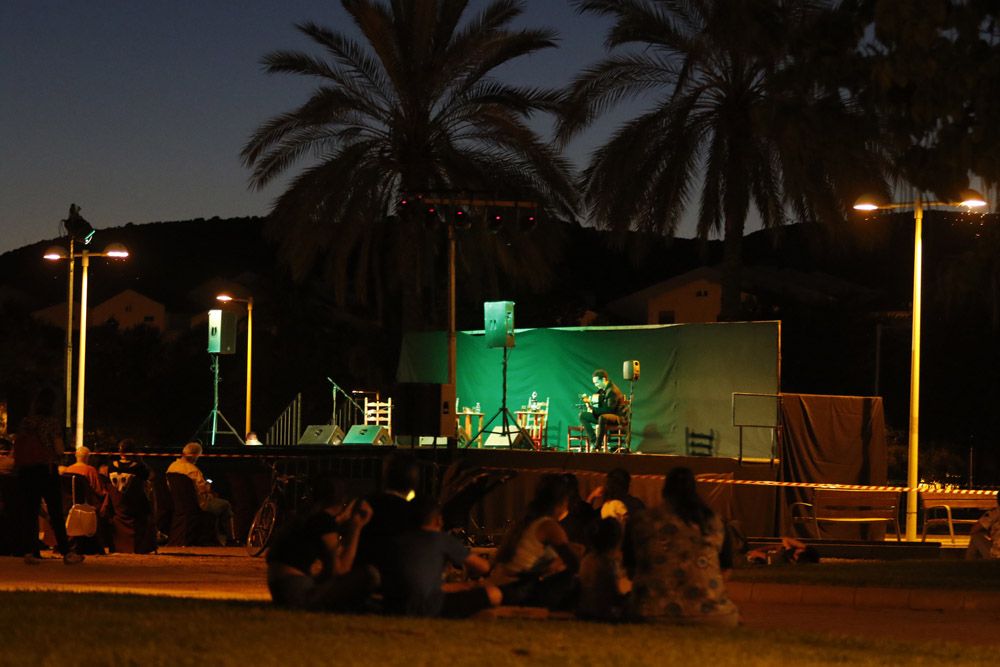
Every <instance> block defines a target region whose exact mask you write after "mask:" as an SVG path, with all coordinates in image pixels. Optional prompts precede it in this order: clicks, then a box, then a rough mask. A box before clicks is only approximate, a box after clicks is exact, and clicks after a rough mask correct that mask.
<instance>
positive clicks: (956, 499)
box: [920, 491, 997, 542]
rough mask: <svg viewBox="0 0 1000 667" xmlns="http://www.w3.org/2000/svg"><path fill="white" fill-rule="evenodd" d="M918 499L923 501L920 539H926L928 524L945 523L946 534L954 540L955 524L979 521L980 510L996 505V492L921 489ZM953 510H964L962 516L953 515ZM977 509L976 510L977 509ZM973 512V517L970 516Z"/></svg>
mask: <svg viewBox="0 0 1000 667" xmlns="http://www.w3.org/2000/svg"><path fill="white" fill-rule="evenodd" d="M920 499H921V500H922V501H923V503H924V531H923V535H922V536H921V538H920V540H921V541H922V542H926V541H927V529H928V528H929V527H930V526H935V525H940V524H945V525H947V526H948V535H949V536H951V541H952V542H954V541H955V524H956V523H958V524H966V525H971V524H974V523H976V522H977V521H979V517H980V515H981V514H982V512H984V511H986V510H988V509H993V508H994V507H996V506H997V497H996V494H993V493H991V494H989V495H980V494H975V495H973V494H970V495H963V494H958V493H949V492H947V491H921V492H920ZM955 510H960V511H966V510H968V512H966V513H965V515H964V516H961V515H960V517H959V518H956V517H955ZM977 510H978V511H977ZM972 514H975V517H973V516H972Z"/></svg>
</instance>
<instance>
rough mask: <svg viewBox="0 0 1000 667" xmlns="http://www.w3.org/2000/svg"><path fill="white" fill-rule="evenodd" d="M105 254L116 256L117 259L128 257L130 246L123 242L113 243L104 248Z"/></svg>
mask: <svg viewBox="0 0 1000 667" xmlns="http://www.w3.org/2000/svg"><path fill="white" fill-rule="evenodd" d="M104 256H105V257H114V258H115V259H125V258H126V257H128V248H126V247H125V246H123V245H122V244H121V243H111V244H109V245H108V247H107V248H105V249H104Z"/></svg>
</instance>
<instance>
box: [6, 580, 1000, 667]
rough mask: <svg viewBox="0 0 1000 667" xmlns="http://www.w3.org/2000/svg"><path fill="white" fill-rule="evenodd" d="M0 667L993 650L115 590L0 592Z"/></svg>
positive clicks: (695, 661) (837, 656)
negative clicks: (345, 611)
mask: <svg viewBox="0 0 1000 667" xmlns="http://www.w3.org/2000/svg"><path fill="white" fill-rule="evenodd" d="M0 628H2V631H0V636H2V637H3V641H2V644H3V648H2V650H0V664H4V665H59V666H63V665H143V666H147V665H195V664H197V665H241V666H244V667H250V666H255V665H276V664H281V665H312V664H317V665H318V664H329V665H338V666H339V665H362V664H363V665H407V666H408V667H415V666H418V665H434V666H435V667H455V666H457V665H478V666H481V667H493V666H495V665H508V664H532V665H574V666H577V665H600V666H601V667H610V666H618V665H671V664H680V665H711V667H724V666H727V665H733V666H737V665H738V666H740V667H746V666H749V665H778V664H781V665H796V667H798V666H801V665H822V664H851V665H899V664H906V665H908V666H917V665H935V666H940V665H958V664H962V665H978V664H983V665H986V664H990V665H992V664H995V662H996V657H995V653H994V651H993V650H992V649H989V648H983V647H968V646H962V645H958V644H944V643H942V642H940V641H934V642H926V643H924V642H920V643H905V644H904V643H892V642H885V641H870V640H863V639H845V638H833V637H820V636H810V635H804V634H796V633H789V632H784V631H783V632H761V631H753V630H747V629H736V630H720V629H713V628H677V627H654V626H639V625H619V626H613V625H603V624H589V623H582V622H571V621H554V620H550V621H511V620H492V621H489V620H470V621H441V620H429V619H404V618H385V617H380V616H333V615H323V614H309V613H297V612H286V611H280V610H276V609H273V608H270V607H267V606H264V605H259V604H249V603H235V602H228V603H227V602H206V601H196V600H181V599H167V598H154V597H138V596H116V595H96V594H86V595H74V594H63V593H2V594H0Z"/></svg>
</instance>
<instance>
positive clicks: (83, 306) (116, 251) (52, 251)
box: [44, 240, 128, 448]
mask: <svg viewBox="0 0 1000 667" xmlns="http://www.w3.org/2000/svg"><path fill="white" fill-rule="evenodd" d="M72 247H73V242H72V240H71V241H70V250H69V251H67V250H66V249H65V248H63V247H61V246H53V247H51V248H49V249H48V250H46V251H45V255H44V257H45V259H48V260H52V261H56V260H61V259H68V260H69V261H70V272H69V276H70V277H69V279H70V292H69V299H68V301H67V306H66V307H67V309H70V308H71V307H72V306H70V304H72V303H73V282H72V281H73V263H74V260H77V259H79V260H80V266H81V267H82V269H83V270H82V272H81V274H80V349H79V351H78V352H77V355H78V363H77V377H76V438H75V442H76V447H77V448H80V447H83V404H84V387H85V385H86V370H87V272H88V269H89V268H90V258H91V257H112V258H115V259H124V258H125V257H128V250H127V249H126V248H125V246H123V245H122V244H121V243H112V244H110V245H109V246H108V247H107V248H105V249H104V252H91V251H89V250H83V251H81V252H79V253H75V252H73V250H72ZM69 312H70V318H71V319H70V321H69V322H68V323H67V327H69V330H70V331H72V329H73V321H72V310H70V311H69ZM69 350H70V351H69V354H72V348H69ZM66 370H67V383H66V384H67V393H68V389H69V384H70V383H69V362H68V361H67V369H66ZM68 404H69V401H67V406H68Z"/></svg>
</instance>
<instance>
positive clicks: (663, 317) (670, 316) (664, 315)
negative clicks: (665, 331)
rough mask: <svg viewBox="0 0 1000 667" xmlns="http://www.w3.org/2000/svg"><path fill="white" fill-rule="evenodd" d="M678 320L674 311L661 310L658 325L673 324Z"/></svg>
mask: <svg viewBox="0 0 1000 667" xmlns="http://www.w3.org/2000/svg"><path fill="white" fill-rule="evenodd" d="M676 319H677V317H676V315H675V314H674V311H672V310H661V311H660V316H659V318H657V323H658V324H673V323H674V322H675V320H676Z"/></svg>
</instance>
